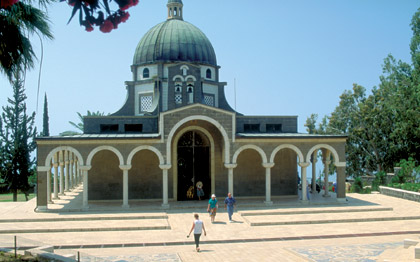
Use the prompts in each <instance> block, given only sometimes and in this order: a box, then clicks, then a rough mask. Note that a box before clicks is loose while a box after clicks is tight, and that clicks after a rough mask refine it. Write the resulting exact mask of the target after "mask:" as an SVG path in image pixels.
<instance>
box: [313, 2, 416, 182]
mask: <svg viewBox="0 0 420 262" xmlns="http://www.w3.org/2000/svg"><path fill="white" fill-rule="evenodd" d="M411 27H412V30H413V37H412V39H411V45H410V51H411V60H412V61H411V62H412V64H411V65H410V64H408V63H404V62H402V61H397V60H396V59H395V58H394V57H393V56H392V55H389V56H388V57H387V58H385V59H384V64H383V75H382V76H380V84H379V86H378V87H374V88H373V89H372V94H371V95H369V96H366V90H365V88H363V87H362V86H359V85H357V84H354V85H353V89H352V90H351V91H347V90H346V91H345V92H344V93H343V94H342V95H341V96H340V102H339V105H338V106H337V107H336V108H335V110H334V112H332V114H331V116H326V117H324V119H323V122H322V123H321V124H320V127H319V128H318V129H315V131H313V132H315V133H321V132H324V131H325V132H326V133H327V134H347V135H348V139H347V144H346V160H347V170H346V171H347V174H348V175H351V176H354V177H357V176H360V175H362V174H366V173H369V174H373V173H376V172H382V173H384V172H391V171H392V170H393V167H394V166H396V165H397V164H398V163H399V162H400V161H401V160H402V159H412V160H413V161H414V163H415V164H417V165H418V164H419V163H420V9H419V10H418V11H417V12H416V13H415V14H414V16H413V19H412V22H411ZM315 123H316V118H313V117H312V116H311V117H310V118H308V119H307V126H308V130H309V129H310V128H313V126H316V124H315Z"/></svg>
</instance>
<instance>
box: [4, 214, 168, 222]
mask: <svg viewBox="0 0 420 262" xmlns="http://www.w3.org/2000/svg"><path fill="white" fill-rule="evenodd" d="M141 219H168V215H166V214H162V215H133V216H130V215H117V216H115V215H110V216H97V215H89V214H86V215H81V216H71V217H70V216H69V217H44V218H17V219H0V223H26V222H43V223H44V222H64V221H95V220H96V221H102V220H141Z"/></svg>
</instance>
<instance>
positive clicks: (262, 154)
mask: <svg viewBox="0 0 420 262" xmlns="http://www.w3.org/2000/svg"><path fill="white" fill-rule="evenodd" d="M246 149H254V150H256V151H257V152H258V153H259V154H260V156H261V158H262V162H263V163H267V156H266V154H265V152H264V150H262V149H261V148H260V147H259V146H256V145H244V146H241V147H240V148H239V149H238V150H236V152H235V154H234V155H233V158H232V163H233V164H236V160H237V159H238V156H239V154H240V153H241V152H242V151H244V150H246Z"/></svg>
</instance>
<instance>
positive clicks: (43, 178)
mask: <svg viewBox="0 0 420 262" xmlns="http://www.w3.org/2000/svg"><path fill="white" fill-rule="evenodd" d="M49 168H50V167H47V166H38V167H37V174H38V175H37V185H38V187H37V197H36V211H46V210H47V209H48V201H47V172H48V169H49Z"/></svg>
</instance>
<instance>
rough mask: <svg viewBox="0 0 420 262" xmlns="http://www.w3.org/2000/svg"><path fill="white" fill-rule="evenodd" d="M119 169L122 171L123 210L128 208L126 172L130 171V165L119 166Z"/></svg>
mask: <svg viewBox="0 0 420 262" xmlns="http://www.w3.org/2000/svg"><path fill="white" fill-rule="evenodd" d="M120 169H121V170H122V171H123V205H122V207H123V208H129V207H130V206H129V205H128V170H130V169H131V165H120Z"/></svg>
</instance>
